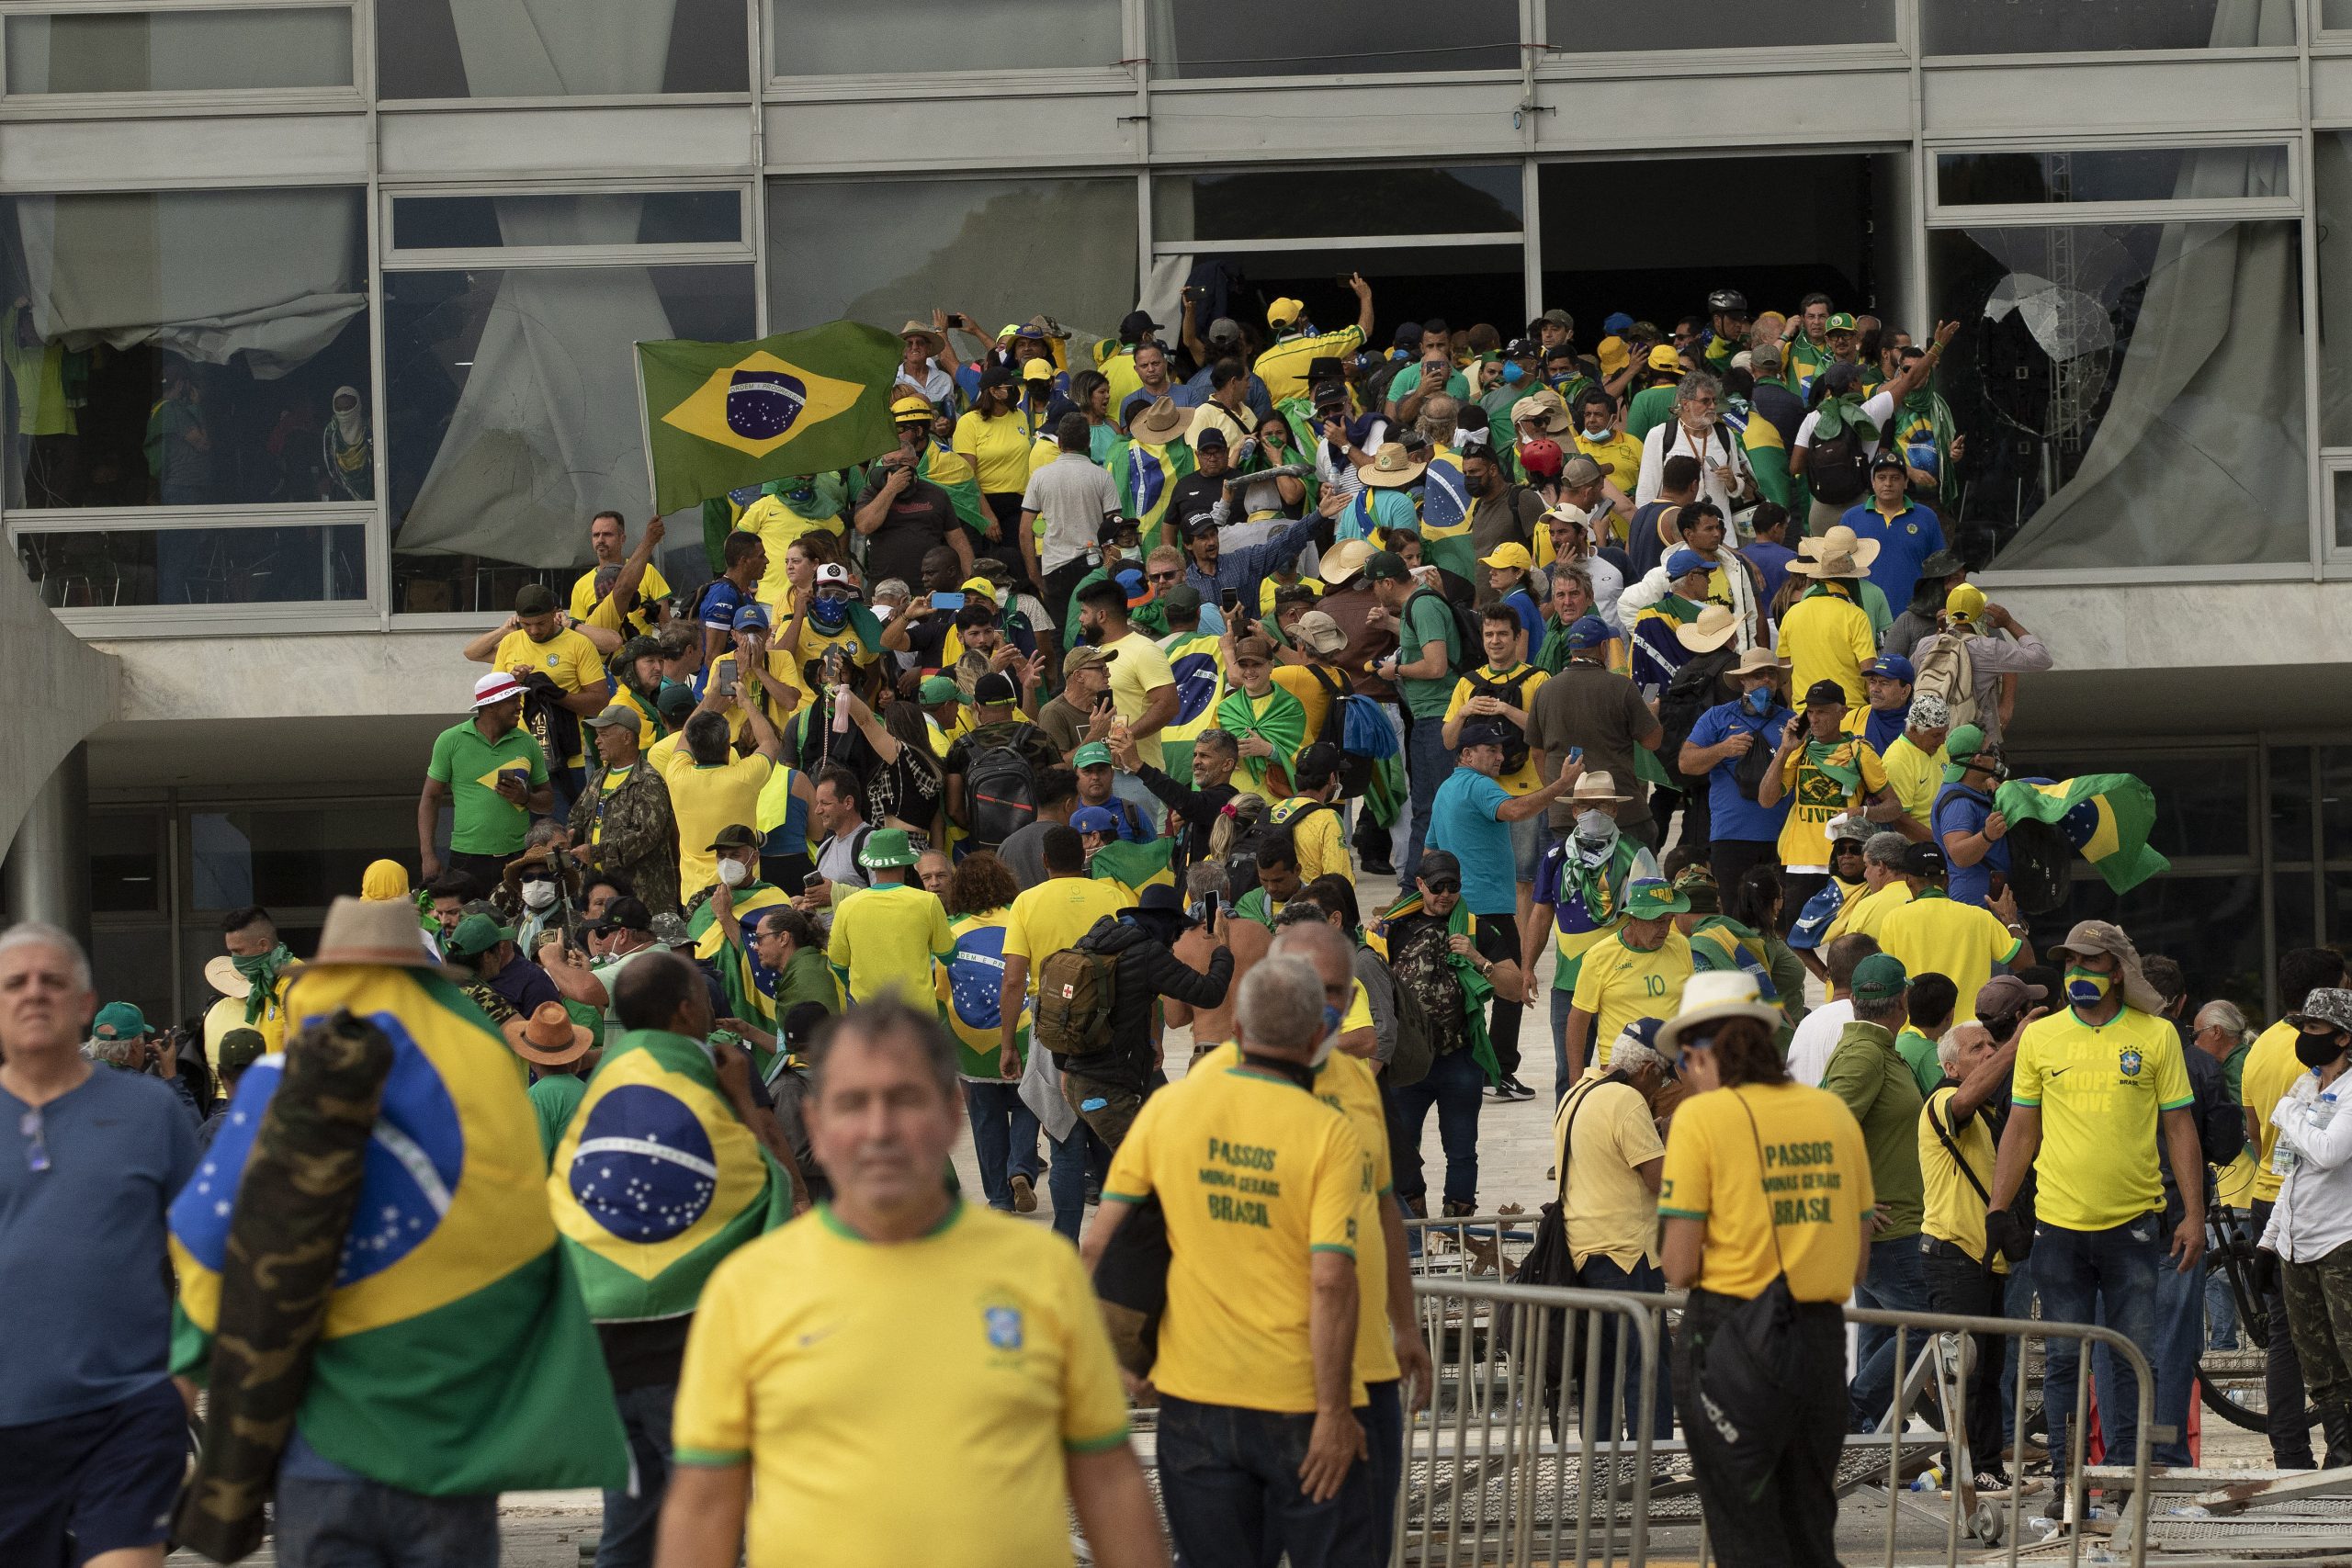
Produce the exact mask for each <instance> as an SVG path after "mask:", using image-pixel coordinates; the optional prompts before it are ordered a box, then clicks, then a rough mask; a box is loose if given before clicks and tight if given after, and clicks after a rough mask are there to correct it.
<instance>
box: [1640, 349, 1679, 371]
mask: <svg viewBox="0 0 2352 1568" xmlns="http://www.w3.org/2000/svg"><path fill="white" fill-rule="evenodd" d="M1645 363H1646V364H1647V365H1648V366H1649V367H1650V368H1651V369H1653V370H1671V371H1673V372H1674V373H1675V374H1676V375H1678V376H1679V375H1680V374H1681V373H1682V356H1681V355H1679V354H1677V353H1676V352H1675V351H1674V349H1673V348H1672V347H1671V346H1670V345H1669V344H1658V345H1657V347H1655V348H1653V349H1651V350H1650V355H1649V358H1648V360H1647V361H1645Z"/></svg>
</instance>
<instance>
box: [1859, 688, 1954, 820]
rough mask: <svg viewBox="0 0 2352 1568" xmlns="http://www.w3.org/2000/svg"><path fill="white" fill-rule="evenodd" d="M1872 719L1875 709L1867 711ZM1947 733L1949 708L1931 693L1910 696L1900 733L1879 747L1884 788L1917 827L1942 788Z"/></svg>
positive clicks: (1925, 818) (1948, 728)
mask: <svg viewBox="0 0 2352 1568" xmlns="http://www.w3.org/2000/svg"><path fill="white" fill-rule="evenodd" d="M1871 716H1872V718H1873V719H1875V718H1876V716H1877V710H1875V709H1873V710H1871ZM1950 734H1951V708H1950V707H1949V706H1947V705H1945V703H1944V700H1943V698H1941V697H1939V696H1938V695H1936V694H1935V693H1933V692H1922V693H1921V694H1919V695H1917V696H1916V697H1913V698H1910V699H1909V702H1908V705H1907V709H1906V716H1905V720H1904V723H1903V732H1902V733H1901V734H1900V735H1897V736H1896V737H1895V738H1894V740H1893V741H1891V742H1889V743H1888V744H1887V745H1886V746H1885V747H1884V748H1883V749H1882V750H1881V751H1880V753H1879V761H1881V762H1883V763H1884V764H1885V767H1886V783H1887V787H1888V788H1889V789H1892V790H1893V791H1894V798H1895V800H1896V802H1897V803H1898V804H1900V805H1901V806H1902V807H1903V813H1904V815H1905V816H1906V817H1908V818H1911V820H1913V821H1914V822H1917V824H1918V825H1919V826H1920V827H1922V828H1925V827H1927V826H1928V819H1929V818H1931V817H1932V816H1933V815H1934V812H1935V805H1936V795H1937V794H1938V793H1939V791H1940V790H1941V789H1942V788H1943V783H1944V767H1945V763H1946V760H1947V759H1946V756H1945V752H1944V740H1945V739H1946V738H1947V737H1948V736H1949V735H1950Z"/></svg>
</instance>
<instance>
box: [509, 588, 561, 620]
mask: <svg viewBox="0 0 2352 1568" xmlns="http://www.w3.org/2000/svg"><path fill="white" fill-rule="evenodd" d="M555 607H556V606H555V590H554V589H552V588H549V587H548V585H547V584H546V583H544V582H526V583H525V584H523V586H522V587H521V588H518V589H516V590H515V614H516V615H552V614H553V613H554V612H555Z"/></svg>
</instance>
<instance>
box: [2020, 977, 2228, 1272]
mask: <svg viewBox="0 0 2352 1568" xmlns="http://www.w3.org/2000/svg"><path fill="white" fill-rule="evenodd" d="M2257 1049H2258V1047H2257ZM2250 1065H2251V1064H2249V1066H2250ZM2189 1099H2190V1095H2189V1089H2188V1066H2186V1065H2184V1064H2183V1063H2182V1061H2181V1058H2180V1036H2179V1035H2178V1034H2177V1033H2176V1032H2174V1030H2173V1027H2172V1025H2171V1023H2170V1022H2168V1021H2165V1020H2164V1019H2161V1018H2158V1017H2156V1016H2155V1015H2154V1014H2153V1013H2144V1012H2141V1011H2139V1010H2137V1009H2134V1008H2130V1007H2126V1008H2124V1009H2123V1010H2121V1011H2120V1012H2118V1013H2117V1014H2116V1015H2115V1016H2114V1017H2113V1018H2111V1019H2109V1021H2107V1022H2106V1023H2105V1024H2104V1025H2102V1026H2100V1027H2098V1028H2093V1027H2092V1026H2091V1025H2089V1024H2087V1023H2085V1022H2084V1021H2082V1019H2081V1018H2080V1017H2079V1016H2078V1015H2077V1014H2076V1013H2075V1010H2073V1009H2072V1008H2069V1009H2067V1010H2065V1011H2064V1012H2055V1013H2052V1014H2051V1015H2050V1016H2049V1017H2048V1018H2043V1019H2037V1020H2035V1021H2033V1022H2032V1023H2030V1024H2028V1025H2027V1026H2026V1032H2025V1038H2023V1039H2022V1040H2020V1041H2018V1065H2017V1071H2016V1073H2015V1074H2014V1075H2013V1077H2011V1079H2010V1089H2009V1103H2010V1104H2012V1105H2023V1106H2029V1107H2039V1108H2040V1110H2041V1154H2040V1155H2038V1156H2036V1157H2035V1159H2034V1162H2033V1168H2034V1170H2035V1172H2036V1173H2037V1174H2038V1175H2039V1176H2040V1178H2041V1180H2040V1182H2039V1183H2038V1184H2037V1185H2036V1187H2035V1189H2034V1190H2035V1194H2036V1196H2035V1200H2034V1212H2035V1214H2036V1216H2037V1217H2038V1218H2040V1219H2041V1220H2042V1221H2044V1222H2046V1223H2047V1224H2053V1225H2060V1226H2064V1228H2065V1229H2067V1230H2075V1231H2104V1230H2113V1229H2114V1228H2115V1227H2116V1226H2117V1225H2120V1224H2128V1223H2129V1222H2131V1221H2132V1220H2136V1219H2138V1218H2139V1217H2140V1216H2141V1215H2143V1214H2147V1213H2154V1212H2155V1211H2156V1210H2158V1209H2161V1208H2163V1207H2164V1205H2165V1190H2164V1179H2163V1177H2162V1175H2161V1174H2160V1173H2159V1169H2158V1166H2157V1163H2156V1162H2157V1158H2158V1155H2157V1152H2156V1123H2157V1121H2158V1113H2159V1112H2160V1111H2172V1110H2177V1109H2178V1108H2180V1107H2183V1106H2186V1105H2187V1104H2188V1102H2189Z"/></svg>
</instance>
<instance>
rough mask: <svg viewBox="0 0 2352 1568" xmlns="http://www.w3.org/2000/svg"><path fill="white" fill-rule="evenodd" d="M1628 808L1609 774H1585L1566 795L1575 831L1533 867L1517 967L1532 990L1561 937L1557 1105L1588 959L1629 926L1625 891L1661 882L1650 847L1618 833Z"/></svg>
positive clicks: (1556, 958)
mask: <svg viewBox="0 0 2352 1568" xmlns="http://www.w3.org/2000/svg"><path fill="white" fill-rule="evenodd" d="M1624 803H1625V797H1624V796H1623V795H1619V794H1618V793H1617V784H1616V781H1615V780H1613V779H1611V777H1610V776H1609V775H1608V774H1607V773H1600V772H1592V773H1584V774H1582V775H1580V776H1579V777H1578V778H1577V784H1576V788H1575V789H1574V790H1573V791H1571V792H1570V793H1569V796H1568V804H1569V805H1570V806H1571V807H1574V808H1575V810H1576V813H1577V818H1576V828H1575V830H1574V831H1573V832H1572V833H1570V834H1569V835H1568V836H1567V837H1566V838H1565V839H1562V840H1559V841H1558V842H1557V843H1555V844H1554V845H1553V846H1552V847H1551V848H1550V849H1549V850H1546V851H1545V852H1544V859H1543V861H1542V863H1540V864H1538V865H1537V867H1536V868H1535V887H1534V895H1533V902H1532V904H1531V905H1530V908H1529V914H1530V919H1529V921H1528V925H1527V930H1526V931H1525V933H1524V935H1525V942H1524V945H1523V946H1522V948H1521V953H1520V964H1519V967H1520V973H1521V974H1523V975H1526V976H1529V977H1530V983H1531V984H1532V977H1533V976H1534V974H1535V961H1536V958H1537V956H1538V955H1539V954H1541V953H1543V951H1544V942H1545V940H1546V939H1547V938H1550V937H1552V936H1553V934H1554V933H1555V931H1556V932H1557V933H1558V941H1557V943H1556V946H1555V951H1554V953H1553V955H1552V1098H1553V1101H1554V1103H1555V1104H1556V1103H1557V1102H1558V1100H1559V1098H1560V1096H1562V1095H1564V1094H1566V1092H1567V1089H1568V1083H1569V1080H1570V1078H1571V1077H1573V1075H1572V1074H1571V1073H1570V1072H1569V1071H1568V1053H1567V1021H1568V1014H1569V1012H1570V1010H1572V1008H1573V1006H1574V1000H1573V998H1575V996H1576V988H1577V973H1578V971H1579V969H1580V967H1581V966H1582V964H1583V963H1584V955H1585V954H1586V953H1589V952H1590V951H1591V950H1592V949H1593V948H1594V947H1595V946H1597V945H1598V944H1599V943H1600V942H1601V941H1602V939H1604V938H1605V937H1607V936H1608V935H1609V934H1610V933H1611V931H1615V930H1616V929H1617V927H1618V925H1619V923H1620V922H1621V921H1622V920H1623V919H1624V913H1625V895H1626V892H1627V890H1628V889H1629V888H1630V887H1631V886H1633V885H1634V883H1637V882H1656V881H1657V880H1658V869H1657V857H1656V856H1655V855H1653V854H1651V853H1650V852H1649V850H1648V848H1647V847H1646V846H1645V845H1643V844H1641V843H1639V842H1637V841H1635V840H1632V839H1629V838H1627V837H1625V836H1624V835H1623V833H1620V832H1619V831H1618V830H1617V809H1618V807H1621V806H1623V805H1624Z"/></svg>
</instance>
